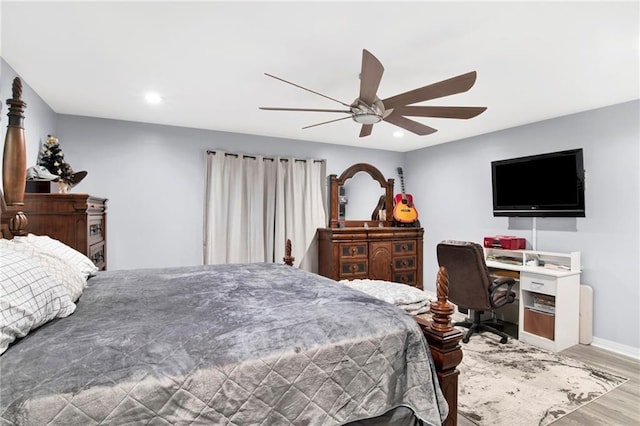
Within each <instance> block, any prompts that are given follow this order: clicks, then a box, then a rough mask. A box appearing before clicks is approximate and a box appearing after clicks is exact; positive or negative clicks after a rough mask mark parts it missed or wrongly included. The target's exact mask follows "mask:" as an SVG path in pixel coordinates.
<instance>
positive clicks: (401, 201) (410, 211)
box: [393, 194, 418, 223]
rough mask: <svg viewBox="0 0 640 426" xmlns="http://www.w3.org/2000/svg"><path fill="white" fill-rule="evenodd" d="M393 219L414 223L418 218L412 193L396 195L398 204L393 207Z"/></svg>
mask: <svg viewBox="0 0 640 426" xmlns="http://www.w3.org/2000/svg"><path fill="white" fill-rule="evenodd" d="M393 219H394V220H395V221H396V222H400V223H414V222H415V221H417V220H418V210H416V208H415V207H414V206H413V197H412V196H411V195H410V194H407V195H406V198H402V195H401V194H398V195H396V205H395V206H394V208H393Z"/></svg>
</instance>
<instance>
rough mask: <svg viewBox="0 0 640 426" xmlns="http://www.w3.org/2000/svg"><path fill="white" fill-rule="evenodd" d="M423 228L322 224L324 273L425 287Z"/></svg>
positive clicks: (320, 269)
mask: <svg viewBox="0 0 640 426" xmlns="http://www.w3.org/2000/svg"><path fill="white" fill-rule="evenodd" d="M423 233H424V230H423V229H422V228H408V227H407V228H401V227H381V228H373V227H368V228H364V227H362V228H320V229H318V251H319V254H318V256H319V265H318V272H319V273H320V275H324V276H325V277H329V278H332V279H334V280H343V279H356V278H359V279H365V278H368V279H372V280H385V281H395V282H399V283H405V284H409V285H412V286H414V287H417V288H420V289H422V288H423V287H422V237H423Z"/></svg>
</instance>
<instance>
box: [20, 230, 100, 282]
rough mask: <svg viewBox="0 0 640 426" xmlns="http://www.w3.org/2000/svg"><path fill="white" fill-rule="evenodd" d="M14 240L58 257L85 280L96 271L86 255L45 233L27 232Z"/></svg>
mask: <svg viewBox="0 0 640 426" xmlns="http://www.w3.org/2000/svg"><path fill="white" fill-rule="evenodd" d="M14 241H17V242H19V243H23V242H27V243H29V244H31V245H32V246H33V247H35V248H36V249H38V250H40V251H42V252H44V253H48V254H51V255H53V256H56V257H58V258H59V259H61V260H63V261H64V262H66V263H68V264H69V265H71V266H72V267H74V268H76V269H77V270H78V271H80V272H81V273H82V274H83V275H84V279H85V280H86V279H88V278H89V277H90V276H93V275H95V274H96V272H98V267H97V266H96V265H94V264H93V262H92V261H91V259H89V258H88V257H87V256H85V255H84V254H82V253H80V252H79V251H77V250H75V249H73V248H71V247H69V246H68V245H66V244H64V243H62V242H60V241H58V240H54V239H53V238H50V237H47V236H46V235H34V234H29V235H27V236H26V237H16V238H14Z"/></svg>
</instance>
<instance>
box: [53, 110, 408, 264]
mask: <svg viewBox="0 0 640 426" xmlns="http://www.w3.org/2000/svg"><path fill="white" fill-rule="evenodd" d="M58 129H59V130H58V134H57V136H58V137H59V139H60V144H61V146H62V148H63V150H64V152H65V158H66V159H67V161H68V162H69V164H71V166H72V167H73V168H74V170H87V171H88V172H89V174H88V176H87V178H86V179H85V180H84V181H82V183H81V184H80V185H78V186H77V187H76V188H74V189H73V191H74V192H88V193H90V194H94V195H97V196H100V197H106V198H108V199H109V201H108V212H109V223H108V227H107V229H108V231H107V236H108V252H107V255H108V265H109V268H110V269H128V268H141V267H155V266H174V265H194V264H200V263H202V238H203V235H202V227H203V220H202V218H203V208H204V207H203V206H204V205H203V200H204V155H205V154H204V153H205V151H206V150H207V149H219V150H223V151H227V152H241V153H248V154H268V155H273V156H276V155H280V156H291V157H294V158H315V159H326V161H327V173H328V174H330V173H336V174H340V173H342V171H343V170H344V169H346V168H347V167H348V166H350V165H351V164H353V163H356V162H365V163H371V164H374V165H376V167H378V168H379V169H380V170H381V172H382V173H384V174H385V175H390V176H392V175H393V174H394V173H395V168H396V167H397V166H398V165H401V164H402V162H403V161H404V156H403V154H401V153H395V152H388V151H380V150H371V149H358V148H350V147H345V146H338V145H328V144H319V143H312V142H305V141H296V140H282V139H275V138H266V137H259V136H252V135H243V134H236V133H224V132H214V131H204V130H195V129H186V128H177V127H168V126H159V125H149V124H139V123H131V122H124V121H114V120H104V119H96V118H87V117H77V116H67V115H61V116H59V118H58ZM375 201H377V197H376V198H375ZM375 201H374V203H373V204H372V205H371V206H366V209H365V213H364V216H363V218H366V217H367V216H370V215H371V211H372V210H373V207H375ZM350 207H351V206H350Z"/></svg>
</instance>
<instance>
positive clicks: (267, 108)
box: [258, 107, 351, 114]
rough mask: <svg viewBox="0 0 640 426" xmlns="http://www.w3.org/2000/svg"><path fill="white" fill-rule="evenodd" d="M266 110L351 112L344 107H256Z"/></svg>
mask: <svg viewBox="0 0 640 426" xmlns="http://www.w3.org/2000/svg"><path fill="white" fill-rule="evenodd" d="M258 109H263V110H266V111H309V112H346V113H347V114H351V110H345V109H317V108H277V107H258Z"/></svg>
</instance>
